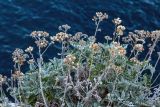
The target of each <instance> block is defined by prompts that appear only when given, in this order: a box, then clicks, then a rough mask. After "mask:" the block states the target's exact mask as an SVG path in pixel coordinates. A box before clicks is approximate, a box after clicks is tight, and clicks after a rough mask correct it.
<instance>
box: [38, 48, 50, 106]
mask: <svg viewBox="0 0 160 107" xmlns="http://www.w3.org/2000/svg"><path fill="white" fill-rule="evenodd" d="M39 55H40V59H39V61H38V69H39V70H38V77H39V85H40V92H41V95H42V98H43V101H44V105H45V107H48V105H47V102H46V99H45V95H44V92H43V85H42V76H41V72H42V60H43V58H42V54H41V49H40V47H39Z"/></svg>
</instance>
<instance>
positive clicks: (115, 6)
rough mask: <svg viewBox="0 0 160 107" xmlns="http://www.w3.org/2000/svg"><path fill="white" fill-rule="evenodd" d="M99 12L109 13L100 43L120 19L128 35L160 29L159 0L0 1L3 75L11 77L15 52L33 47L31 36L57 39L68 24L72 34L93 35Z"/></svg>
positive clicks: (0, 64) (1, 70) (1, 67)
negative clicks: (38, 33) (36, 33)
mask: <svg viewBox="0 0 160 107" xmlns="http://www.w3.org/2000/svg"><path fill="white" fill-rule="evenodd" d="M99 11H102V12H106V13H107V14H108V15H109V19H108V20H107V21H104V22H103V23H102V24H101V25H100V26H101V28H102V32H101V33H98V36H97V37H98V41H103V37H104V36H105V35H112V33H113V24H112V22H111V20H112V19H113V18H117V17H120V18H121V19H122V20H123V25H124V26H126V28H127V30H126V31H127V32H128V31H133V30H135V29H139V30H141V29H144V30H149V31H151V30H156V29H160V0H0V73H2V74H4V75H9V74H10V71H11V70H12V69H13V62H12V52H13V51H14V49H15V48H22V49H25V48H26V47H27V46H29V45H32V44H33V40H32V38H31V37H29V36H28V35H29V34H30V33H31V32H32V31H34V30H45V31H47V32H49V33H50V34H51V35H55V34H56V33H57V32H58V26H60V25H62V24H68V25H70V26H71V27H72V28H71V30H70V31H69V33H72V34H74V33H75V32H80V31H81V32H83V33H87V34H88V35H93V34H94V30H95V25H94V22H93V21H92V20H91V19H92V17H93V16H94V15H95V13H96V12H99ZM158 47H160V46H158ZM52 48H53V49H49V51H48V53H47V54H48V55H49V56H55V55H56V52H57V51H58V46H55V47H52ZM154 59H156V57H155V58H154ZM24 72H25V71H24Z"/></svg>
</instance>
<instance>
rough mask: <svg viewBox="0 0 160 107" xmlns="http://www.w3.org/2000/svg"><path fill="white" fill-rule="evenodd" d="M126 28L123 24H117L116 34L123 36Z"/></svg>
mask: <svg viewBox="0 0 160 107" xmlns="http://www.w3.org/2000/svg"><path fill="white" fill-rule="evenodd" d="M125 29H126V28H125V27H124V26H122V25H119V26H117V29H116V34H117V35H119V36H122V35H123V31H124V30H125Z"/></svg>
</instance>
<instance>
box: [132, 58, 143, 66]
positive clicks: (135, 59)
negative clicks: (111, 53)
mask: <svg viewBox="0 0 160 107" xmlns="http://www.w3.org/2000/svg"><path fill="white" fill-rule="evenodd" d="M130 61H131V62H133V63H136V64H140V65H141V64H142V62H140V61H139V60H138V59H137V58H136V57H133V58H131V59H130Z"/></svg>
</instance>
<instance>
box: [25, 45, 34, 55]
mask: <svg viewBox="0 0 160 107" xmlns="http://www.w3.org/2000/svg"><path fill="white" fill-rule="evenodd" d="M32 51H33V47H32V46H29V47H28V48H27V49H26V50H25V52H29V53H31V52H32Z"/></svg>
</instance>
